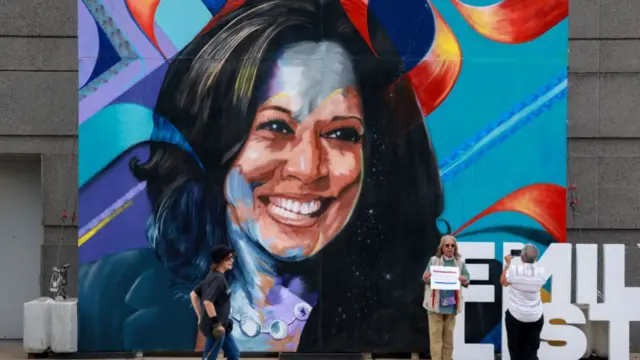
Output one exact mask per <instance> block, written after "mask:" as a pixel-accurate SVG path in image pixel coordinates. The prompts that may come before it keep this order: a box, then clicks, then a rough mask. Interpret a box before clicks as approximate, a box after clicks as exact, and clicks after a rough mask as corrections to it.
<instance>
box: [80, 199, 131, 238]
mask: <svg viewBox="0 0 640 360" xmlns="http://www.w3.org/2000/svg"><path fill="white" fill-rule="evenodd" d="M131 204H133V201H131V200H129V201H127V202H126V203H125V204H124V205H122V206H121V207H119V208H117V209H115V210H114V211H113V212H112V213H111V214H109V216H107V217H106V218H104V219H102V221H100V222H99V223H98V225H96V227H94V228H93V229H91V230H89V231H87V233H86V234H84V235H83V236H82V237H81V238H80V239H78V247H80V246H82V245H83V244H84V243H86V242H87V241H89V239H91V238H92V237H93V236H94V235H95V234H97V233H98V231H100V230H102V228H103V227H105V226H107V224H108V223H110V222H111V220H113V219H114V218H115V217H116V216H118V215H120V214H121V213H122V212H123V211H124V210H125V209H127V208H128V207H129V206H131Z"/></svg>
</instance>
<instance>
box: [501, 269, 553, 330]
mask: <svg viewBox="0 0 640 360" xmlns="http://www.w3.org/2000/svg"><path fill="white" fill-rule="evenodd" d="M507 282H509V284H511V286H510V290H509V301H508V304H507V308H508V309H509V312H510V313H511V315H512V316H513V317H514V318H516V319H517V320H519V321H522V322H527V323H529V322H536V321H538V320H539V319H540V317H541V316H542V299H541V298H540V290H541V289H542V287H543V286H544V284H545V283H546V282H547V279H546V277H545V274H544V268H542V267H540V266H538V264H536V263H534V264H522V265H515V266H512V267H510V268H509V270H507Z"/></svg>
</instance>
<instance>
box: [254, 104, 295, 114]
mask: <svg viewBox="0 0 640 360" xmlns="http://www.w3.org/2000/svg"><path fill="white" fill-rule="evenodd" d="M265 110H275V111H280V112H283V113H285V114H287V115H289V116H291V115H292V114H293V112H292V111H291V110H289V109H287V108H284V107H282V106H278V105H264V106H260V109H259V110H258V111H265Z"/></svg>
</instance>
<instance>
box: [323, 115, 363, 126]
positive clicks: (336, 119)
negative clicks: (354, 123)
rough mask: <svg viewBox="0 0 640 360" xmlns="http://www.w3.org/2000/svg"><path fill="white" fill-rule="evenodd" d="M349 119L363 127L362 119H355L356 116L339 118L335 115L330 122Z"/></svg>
mask: <svg viewBox="0 0 640 360" xmlns="http://www.w3.org/2000/svg"><path fill="white" fill-rule="evenodd" d="M349 119H354V120H358V121H360V124H362V125H364V121H362V119H361V118H359V117H357V116H340V115H336V116H334V117H332V118H331V121H340V120H349Z"/></svg>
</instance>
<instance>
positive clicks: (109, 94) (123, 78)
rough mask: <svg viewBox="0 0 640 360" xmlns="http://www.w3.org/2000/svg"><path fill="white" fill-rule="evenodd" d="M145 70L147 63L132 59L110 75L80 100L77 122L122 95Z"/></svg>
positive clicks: (87, 117)
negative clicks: (114, 73)
mask: <svg viewBox="0 0 640 360" xmlns="http://www.w3.org/2000/svg"><path fill="white" fill-rule="evenodd" d="M146 70H147V64H146V63H145V64H143V63H142V60H133V61H132V62H131V63H130V64H128V65H127V66H126V67H125V68H124V69H122V70H121V71H120V72H119V73H118V74H117V75H114V76H113V77H111V78H110V79H109V80H108V81H107V82H106V83H104V84H102V85H101V86H100V87H99V88H98V89H97V90H96V91H94V92H92V93H91V94H89V95H87V97H85V98H84V99H82V100H80V106H79V109H78V112H79V114H78V123H79V124H82V123H83V122H85V121H86V120H87V119H89V118H90V117H91V116H93V115H94V114H95V113H97V112H98V111H100V110H102V109H103V108H104V107H105V106H107V105H109V103H111V101H112V100H113V99H115V98H116V97H118V96H120V95H122V93H123V92H125V91H126V90H127V89H128V88H129V87H130V86H131V85H133V84H135V83H136V82H137V81H138V80H139V79H140V78H142V77H143V76H144V75H145V73H146Z"/></svg>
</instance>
